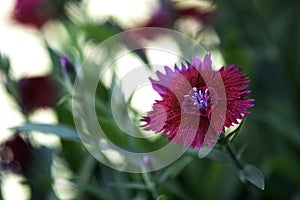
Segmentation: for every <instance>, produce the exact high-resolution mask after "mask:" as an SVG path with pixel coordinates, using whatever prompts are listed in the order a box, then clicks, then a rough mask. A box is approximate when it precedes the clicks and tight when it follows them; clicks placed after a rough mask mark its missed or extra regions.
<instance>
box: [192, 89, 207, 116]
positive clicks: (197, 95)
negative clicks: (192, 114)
mask: <svg viewBox="0 0 300 200" xmlns="http://www.w3.org/2000/svg"><path fill="white" fill-rule="evenodd" d="M193 91H194V95H193V96H192V99H191V100H192V102H193V104H194V105H195V106H197V107H198V108H199V109H200V110H203V111H204V110H206V109H207V107H208V106H209V104H210V96H209V94H208V89H207V88H206V89H205V91H204V92H202V91H201V90H199V91H198V90H197V88H196V87H193Z"/></svg>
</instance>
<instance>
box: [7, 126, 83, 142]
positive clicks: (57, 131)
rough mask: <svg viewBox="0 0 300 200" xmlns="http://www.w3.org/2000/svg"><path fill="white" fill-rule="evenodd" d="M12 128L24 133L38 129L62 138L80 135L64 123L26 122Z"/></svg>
mask: <svg viewBox="0 0 300 200" xmlns="http://www.w3.org/2000/svg"><path fill="white" fill-rule="evenodd" d="M10 129H12V130H15V131H20V132H22V133H23V132H31V131H37V132H41V133H46V134H54V135H57V136H58V137H60V138H63V139H67V140H79V136H78V134H77V132H76V131H75V130H74V129H72V128H70V127H67V126H63V125H52V124H36V123H26V124H23V125H21V126H16V127H12V128H10Z"/></svg>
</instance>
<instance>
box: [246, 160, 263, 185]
mask: <svg viewBox="0 0 300 200" xmlns="http://www.w3.org/2000/svg"><path fill="white" fill-rule="evenodd" d="M242 173H243V175H244V176H245V178H246V179H247V180H248V181H249V182H250V183H251V184H253V185H254V186H256V187H258V188H259V189H261V190H264V189H265V180H264V175H263V174H262V172H261V171H260V170H259V169H257V168H256V167H255V166H253V165H246V166H245V168H244V169H243V171H242Z"/></svg>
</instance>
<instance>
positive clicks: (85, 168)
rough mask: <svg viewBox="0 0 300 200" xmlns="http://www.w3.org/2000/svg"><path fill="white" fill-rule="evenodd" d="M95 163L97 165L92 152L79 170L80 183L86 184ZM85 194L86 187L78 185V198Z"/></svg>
mask: <svg viewBox="0 0 300 200" xmlns="http://www.w3.org/2000/svg"><path fill="white" fill-rule="evenodd" d="M95 165H96V160H95V158H94V157H92V156H91V155H90V154H88V155H87V157H86V159H85V160H84V161H83V165H82V167H81V169H80V172H79V180H78V185H80V184H85V183H87V182H88V180H89V178H90V175H91V172H92V170H93V169H94V167H95ZM83 194H84V189H83V188H82V187H78V191H77V198H76V199H78V200H79V199H82V198H83Z"/></svg>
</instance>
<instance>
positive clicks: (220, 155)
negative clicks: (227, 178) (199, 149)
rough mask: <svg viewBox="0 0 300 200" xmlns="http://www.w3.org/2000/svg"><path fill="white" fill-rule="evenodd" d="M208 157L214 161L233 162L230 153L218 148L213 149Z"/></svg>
mask: <svg viewBox="0 0 300 200" xmlns="http://www.w3.org/2000/svg"><path fill="white" fill-rule="evenodd" d="M207 158H209V159H211V160H214V161H219V162H225V163H232V160H231V159H230V157H229V156H228V154H226V153H225V152H224V151H222V150H220V149H217V148H214V149H212V150H211V151H210V152H209V154H208V155H207Z"/></svg>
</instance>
